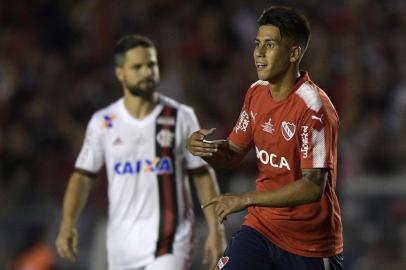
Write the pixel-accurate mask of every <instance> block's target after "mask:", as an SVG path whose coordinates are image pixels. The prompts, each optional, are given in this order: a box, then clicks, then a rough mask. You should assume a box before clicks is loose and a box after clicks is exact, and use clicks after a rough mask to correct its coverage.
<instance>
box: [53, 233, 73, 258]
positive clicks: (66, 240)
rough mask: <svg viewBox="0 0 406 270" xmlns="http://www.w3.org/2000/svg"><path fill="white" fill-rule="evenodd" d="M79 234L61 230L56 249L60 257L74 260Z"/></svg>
mask: <svg viewBox="0 0 406 270" xmlns="http://www.w3.org/2000/svg"><path fill="white" fill-rule="evenodd" d="M77 242H78V241H77V234H75V233H72V232H66V231H64V232H59V235H58V238H57V239H56V241H55V246H56V250H57V252H58V254H59V256H60V257H62V258H64V259H67V260H69V261H72V262H74V261H75V260H76V254H77Z"/></svg>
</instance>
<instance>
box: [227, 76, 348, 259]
mask: <svg viewBox="0 0 406 270" xmlns="http://www.w3.org/2000/svg"><path fill="white" fill-rule="evenodd" d="M338 122H339V121H338V116H337V113H336V110H335V109H334V106H333V104H332V103H331V101H330V99H329V98H328V96H327V95H326V93H325V92H324V91H323V90H321V89H320V88H319V87H317V85H315V84H314V83H313V82H312V81H311V80H310V78H309V76H308V74H307V73H302V75H301V78H300V79H299V81H298V82H297V83H296V85H295V86H294V88H293V89H292V91H291V92H290V93H289V95H288V97H287V98H285V99H284V100H281V101H275V100H273V99H272V95H271V94H270V91H269V87H268V82H266V81H257V82H256V83H254V84H253V85H251V87H250V89H249V90H248V92H247V94H246V96H245V100H244V105H243V108H242V111H241V114H240V117H239V120H238V122H237V124H236V126H235V127H234V129H233V131H232V132H231V134H230V136H229V139H230V140H231V141H232V142H233V143H234V144H236V145H238V146H240V147H242V148H247V147H255V150H256V154H257V159H258V161H257V164H258V169H259V175H258V178H257V179H256V190H257V191H269V190H275V189H279V188H281V187H283V186H284V185H287V184H289V183H291V182H293V181H296V180H298V179H300V178H301V169H312V168H328V169H330V170H329V173H328V182H327V184H326V187H325V191H324V193H323V196H322V198H321V200H320V201H319V202H315V203H311V204H305V205H300V206H295V207H285V208H271V207H257V206H253V207H249V209H248V215H247V216H246V217H245V221H244V224H245V225H248V226H250V227H252V228H254V229H256V230H257V231H259V232H260V233H262V234H263V235H264V236H266V237H267V238H268V239H269V240H271V241H272V242H273V243H274V244H276V245H278V246H279V247H280V248H282V249H284V250H287V251H289V252H291V253H294V254H298V255H301V256H307V257H330V256H333V255H336V254H339V253H342V251H343V239H342V224H341V214H340V207H339V204H338V200H337V196H336V193H335V189H336V175H337V140H338Z"/></svg>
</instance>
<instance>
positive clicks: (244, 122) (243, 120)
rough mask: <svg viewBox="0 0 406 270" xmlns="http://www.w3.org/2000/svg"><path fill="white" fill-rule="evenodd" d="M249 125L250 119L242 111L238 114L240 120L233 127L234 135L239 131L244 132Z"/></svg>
mask: <svg viewBox="0 0 406 270" xmlns="http://www.w3.org/2000/svg"><path fill="white" fill-rule="evenodd" d="M249 123H250V118H249V115H248V113H247V112H246V111H242V112H241V114H240V119H239V120H238V124H237V125H236V126H235V133H238V131H239V130H242V131H244V132H246V131H247V127H248V124H249Z"/></svg>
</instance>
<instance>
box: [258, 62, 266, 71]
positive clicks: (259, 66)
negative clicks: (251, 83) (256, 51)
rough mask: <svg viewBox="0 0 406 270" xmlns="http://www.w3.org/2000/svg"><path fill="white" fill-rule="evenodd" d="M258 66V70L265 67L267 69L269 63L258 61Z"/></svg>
mask: <svg viewBox="0 0 406 270" xmlns="http://www.w3.org/2000/svg"><path fill="white" fill-rule="evenodd" d="M256 66H257V69H258V70H263V69H265V68H266V67H267V66H268V65H267V64H265V63H262V62H257V63H256Z"/></svg>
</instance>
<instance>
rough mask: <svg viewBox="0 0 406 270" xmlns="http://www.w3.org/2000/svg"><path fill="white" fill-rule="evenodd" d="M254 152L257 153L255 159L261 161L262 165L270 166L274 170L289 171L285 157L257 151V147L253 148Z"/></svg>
mask: <svg viewBox="0 0 406 270" xmlns="http://www.w3.org/2000/svg"><path fill="white" fill-rule="evenodd" d="M255 151H256V153H257V159H259V160H260V161H261V163H262V164H265V165H268V164H269V165H271V166H272V167H274V168H280V169H282V168H286V169H288V170H289V171H290V166H289V163H288V161H287V159H286V158H285V157H278V156H277V155H276V154H274V153H268V152H267V151H265V150H259V149H258V147H256V146H255Z"/></svg>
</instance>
